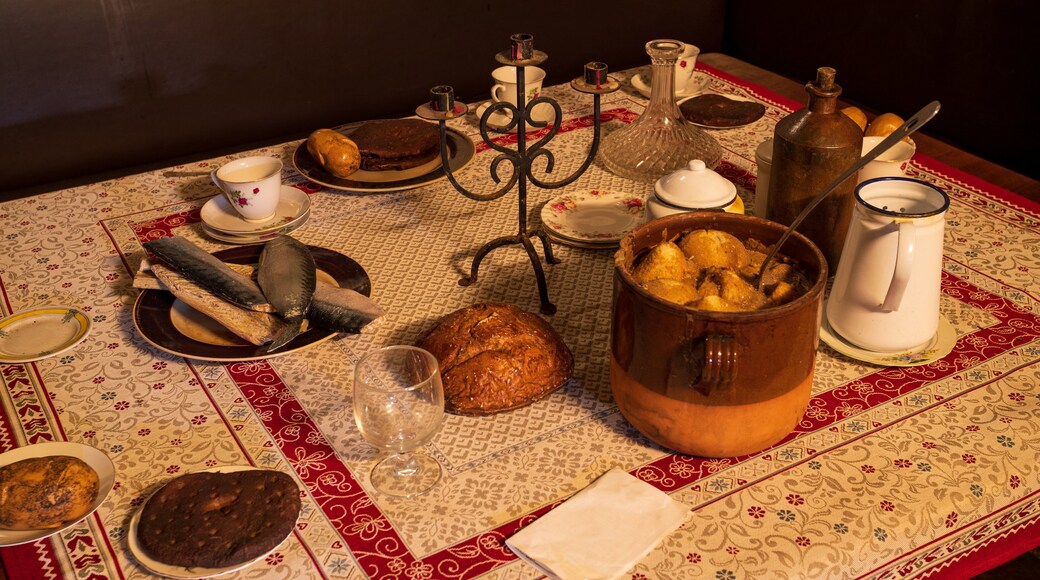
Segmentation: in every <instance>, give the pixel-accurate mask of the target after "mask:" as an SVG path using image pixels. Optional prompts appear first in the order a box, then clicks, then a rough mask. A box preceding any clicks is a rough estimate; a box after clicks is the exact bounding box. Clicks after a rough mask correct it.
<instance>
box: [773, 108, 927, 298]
mask: <svg viewBox="0 0 1040 580" xmlns="http://www.w3.org/2000/svg"><path fill="white" fill-rule="evenodd" d="M938 112H939V101H932V102H930V103H928V104H927V105H925V106H924V107H923V108H922V109H921V110H920V111H918V112H917V113H915V114H914V116H913V117H910V118H909V119H907V121H906V122H905V123H903V124H902V125H900V126H899V128H898V129H896V130H895V131H892V133H891V134H890V135H889V136H888V137H885V139H884V140H883V141H881V142H880V143H878V144H877V145H875V146H874V148H873V149H871V150H870V151H869V152H867V154H866V155H864V156H863V157H860V158H859V160H858V161H856V162H855V163H853V164H852V166H851V167H849V168H848V169H846V170H845V172H844V173H842V174H841V175H839V176H838V177H837V178H836V179H835V180H834V181H832V182H831V183H830V185H828V186H827V187H825V188H824V189H823V191H821V192H820V193H818V194H817V195H816V197H814V198H813V200H812V201H810V202H809V205H807V206H805V209H803V210H802V213H800V214H798V217H796V218H794V221H793V222H791V225H790V226H788V227H787V231H785V232H784V235H782V236H780V240H779V241H777V242H776V243H775V244H773V249H772V250H770V251H769V255H767V256H766V259H765V260H762V266H761V267H760V268H759V269H758V282H757V283H756V284H755V286H756V287H757V288H758V289H759V290H761V289H762V278H763V277H764V276H765V273H766V269H767V268H768V267H769V263H770V262H772V261H773V258H774V257H776V254H777V252H779V251H780V246H782V245H784V242H786V241H787V238H789V237H791V232H793V231H794V230H795V228H797V227H798V226H799V225H800V224H801V223H802V220H804V219H805V216H807V215H809V213H810V212H812V210H813V209H815V208H816V206H818V205H820V202H822V201H823V200H824V199H826V197H827V196H828V195H830V194H831V192H832V191H834V190H835V189H836V188H837V187H838V186H839V185H841V184H842V182H844V181H845V180H846V179H848V178H850V177H852V176H853V175H855V174H856V172H857V171H859V170H860V169H861V168H862V167H863V166H864V165H866V164H867V163H870V162H871V161H873V160H874V159H875V158H876V157H877V156H878V155H881V154H882V153H884V152H885V151H888V149H889V148H890V147H892V146H893V145H895V144H896V143H898V142H899V141H901V140H903V139H905V138H906V137H908V136H909V135H910V134H912V133H914V132H915V131H917V130H918V129H920V128H921V127H923V126H924V124H925V123H927V122H928V121H931V120H932V117H934V116H935V114H936V113H938Z"/></svg>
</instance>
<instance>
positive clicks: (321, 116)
mask: <svg viewBox="0 0 1040 580" xmlns="http://www.w3.org/2000/svg"><path fill="white" fill-rule="evenodd" d="M1028 5H1029V4H1028V3H1027V2H1025V1H1014V0H995V1H990V2H983V1H982V0H902V1H893V0H875V1H872V2H858V3H842V2H830V3H823V2H813V1H809V0H788V1H786V2H782V3H778V2H759V1H754V0H728V1H726V0H658V1H656V2H654V3H638V2H624V3H622V2H618V1H616V0H606V1H593V0H575V1H566V2H527V3H512V2H501V1H497V0H484V1H474V0H459V1H456V2H448V3H446V2H418V1H416V0H409V1H401V0H396V1H395V0H384V1H380V2H367V3H364V2H359V1H357V0H345V1H344V0H296V1H294V2H284V1H281V0H216V1H214V0H80V1H77V2H68V1H65V0H4V1H3V2H0V199H5V198H10V197H14V196H18V195H25V194H28V193H34V192H37V191H46V190H49V189H54V188H56V187H60V186H68V185H74V184H77V183H89V182H91V181H96V180H98V179H101V178H105V177H111V176H115V175H120V174H125V173H128V172H132V171H140V170H144V169H148V168H154V167H160V166H164V165H169V164H171V163H173V162H183V161H189V160H192V159H202V158H207V157H212V156H214V155H217V154H222V153H228V152H234V151H238V150H242V149H244V148H248V147H252V146H259V145H262V144H268V143H277V142H281V141H285V140H288V139H292V138H301V137H303V136H305V135H306V134H307V133H309V132H310V131H311V130H313V129H315V128H318V127H323V126H330V125H336V124H341V123H346V122H350V121H355V120H362V119H371V118H378V117H388V116H400V115H408V114H412V113H413V112H414V109H415V107H416V106H417V105H418V104H419V103H421V102H422V101H424V100H425V99H426V97H427V93H428V90H429V88H430V87H431V86H433V85H436V84H442V83H444V84H450V85H453V86H454V87H455V89H456V92H457V94H458V96H459V98H460V99H461V100H468V101H474V100H478V99H479V100H483V99H484V98H486V94H487V90H488V88H489V87H490V85H491V81H490V78H489V73H490V71H491V69H492V68H494V67H495V66H496V65H497V63H495V61H494V55H495V53H497V52H499V51H501V50H505V49H506V48H508V37H509V35H510V34H512V33H515V32H529V33H531V34H534V35H535V38H536V41H535V45H536V47H537V48H538V49H540V50H543V51H545V52H547V53H548V54H549V61H548V62H547V63H546V66H545V68H546V69H547V70H548V72H549V78H548V79H547V82H549V83H558V82H564V81H567V80H569V79H571V78H573V77H575V76H577V75H578V74H580V72H581V66H582V65H583V64H584V63H585V62H587V61H590V60H602V61H604V62H606V63H608V64H609V65H610V67H611V68H612V69H614V70H618V69H621V68H626V67H630V66H635V65H639V64H643V63H645V62H647V57H646V54H645V52H644V51H643V44H644V43H645V42H646V41H647V40H651V39H653V38H669V37H673V38H678V39H679V40H686V41H691V42H695V43H696V44H698V45H699V46H700V47H701V48H702V49H703V50H704V51H705V52H709V51H717V50H723V51H724V52H727V53H729V54H731V55H733V56H736V57H739V58H742V59H744V60H747V61H748V62H751V63H753V64H757V65H759V66H762V67H763V68H767V69H770V70H774V71H776V72H779V73H781V74H784V75H786V76H789V77H791V78H794V79H798V80H799V81H803V82H804V81H807V80H809V79H811V78H813V76H814V71H815V69H816V68H817V67H819V66H833V67H835V68H836V69H837V70H838V81H839V83H840V84H841V85H842V86H843V87H844V89H845V96H846V97H847V98H848V99H850V100H852V101H856V102H859V103H863V104H864V105H866V106H867V107H868V108H870V109H872V110H873V111H874V112H879V113H880V112H884V111H892V112H896V113H898V114H900V115H902V116H904V117H906V116H908V115H910V114H912V113H913V112H915V111H916V110H917V109H918V108H920V107H921V106H922V105H924V104H925V103H926V102H928V101H930V100H932V99H938V100H940V101H942V103H943V110H942V112H940V114H939V116H938V117H937V118H936V119H935V120H934V121H933V122H932V123H931V124H930V125H929V126H928V127H927V129H926V131H927V132H929V133H930V134H932V135H934V136H937V137H939V138H941V139H944V140H946V141H949V142H951V143H953V144H955V145H957V146H959V147H961V148H963V149H966V150H968V151H971V152H973V153H976V154H977V155H980V156H982V157H985V158H987V159H990V160H993V161H996V162H998V163H1001V164H1003V165H1005V166H1007V167H1009V168H1012V169H1015V170H1017V171H1019V172H1022V173H1026V174H1028V175H1033V176H1038V171H1037V169H1036V168H1037V166H1038V164H1037V163H1036V162H1035V161H1034V160H1033V159H1032V157H1033V156H1034V155H1035V153H1036V151H1037V147H1036V146H1035V139H1036V138H1037V137H1036V136H1037V135H1038V134H1040V126H1038V115H1037V114H1036V113H1035V111H1034V108H1033V106H1032V101H1033V90H1034V86H1035V85H1036V77H1037V73H1036V71H1037V65H1036V59H1037V57H1040V50H1038V42H1037V37H1038V36H1040V35H1038V34H1037V33H1036V32H1035V31H1034V30H1032V27H1033V26H1034V22H1035V20H1034V19H1033V18H1032V16H1031V15H1032V11H1028V10H1027V6H1028Z"/></svg>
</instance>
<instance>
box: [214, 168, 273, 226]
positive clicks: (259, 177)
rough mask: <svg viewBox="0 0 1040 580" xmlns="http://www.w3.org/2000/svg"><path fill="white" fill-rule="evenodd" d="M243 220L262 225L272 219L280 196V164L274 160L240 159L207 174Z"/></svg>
mask: <svg viewBox="0 0 1040 580" xmlns="http://www.w3.org/2000/svg"><path fill="white" fill-rule="evenodd" d="M210 177H211V178H212V179H213V183H215V184H216V185H217V187H219V188H220V190H221V191H222V192H223V193H224V196H225V197H226V198H227V200H228V202H229V203H230V204H231V207H233V208H235V211H237V212H238V213H239V214H240V215H241V216H242V219H244V220H246V221H249V222H262V221H265V220H268V219H271V217H273V216H274V214H275V210H277V209H278V200H279V198H280V197H281V195H282V162H281V160H280V159H275V158H274V157H243V158H241V159H235V160H234V161H230V162H228V163H225V164H224V165H222V166H220V168H219V169H217V170H216V171H214V172H213V173H212V174H210Z"/></svg>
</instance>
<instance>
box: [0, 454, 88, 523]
mask: <svg viewBox="0 0 1040 580" xmlns="http://www.w3.org/2000/svg"><path fill="white" fill-rule="evenodd" d="M98 488H99V480H98V474H97V472H96V471H94V469H93V468H91V467H90V466H89V465H87V464H86V463H84V462H83V460H81V459H78V458H76V457H69V456H66V455H57V456H51V457H32V458H29V459H23V460H21V461H17V462H15V463H11V464H10V465H5V466H3V467H0V528H5V529H8V530H33V529H47V528H59V527H62V526H64V525H66V524H70V523H72V522H75V521H76V520H78V519H80V518H82V517H83V516H84V515H86V514H87V512H89V511H90V508H91V507H92V506H93V505H94V501H95V500H96V499H97V496H98Z"/></svg>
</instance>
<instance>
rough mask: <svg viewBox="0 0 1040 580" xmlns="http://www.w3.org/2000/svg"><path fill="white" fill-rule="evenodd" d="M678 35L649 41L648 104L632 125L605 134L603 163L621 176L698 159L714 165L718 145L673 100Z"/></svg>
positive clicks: (663, 170)
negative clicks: (686, 116) (650, 79)
mask: <svg viewBox="0 0 1040 580" xmlns="http://www.w3.org/2000/svg"><path fill="white" fill-rule="evenodd" d="M682 51H683V43H681V42H679V41H678V40H651V41H650V42H648V43H646V52H647V54H649V55H650V62H651V63H653V67H652V75H653V80H652V82H651V84H650V104H649V105H647V107H646V110H645V111H643V114H642V115H640V116H639V118H637V119H636V120H635V121H633V122H632V123H631V124H630V125H627V126H625V127H621V128H619V129H615V130H614V131H612V132H611V133H609V134H608V135H606V136H605V137H604V138H603V145H602V146H600V150H599V155H600V160H601V161H602V162H603V165H604V166H605V167H606V168H607V169H608V170H609V171H610V172H611V173H614V174H616V175H619V176H621V177H627V178H629V179H635V180H638V181H655V180H656V179H657V178H659V177H661V176H662V175H665V174H667V173H671V172H672V171H675V170H676V169H680V168H682V167H686V165H687V164H688V163H689V162H690V161H692V160H694V159H700V160H701V161H703V162H704V164H705V165H706V166H707V167H708V168H711V169H714V168H715V167H716V166H717V165H718V164H719V161H720V160H721V159H722V147H721V146H720V145H719V143H718V141H716V140H715V138H714V137H712V136H711V135H708V134H707V133H706V132H704V131H702V130H701V129H699V128H698V127H696V126H694V125H691V124H690V123H689V122H688V121H687V120H686V119H685V118H684V117H683V115H682V112H680V111H679V107H678V105H676V103H675V62H676V61H677V60H678V59H679V55H680V54H682Z"/></svg>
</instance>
